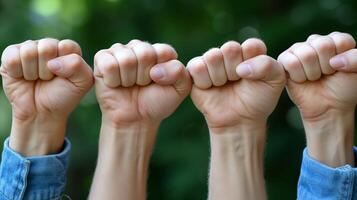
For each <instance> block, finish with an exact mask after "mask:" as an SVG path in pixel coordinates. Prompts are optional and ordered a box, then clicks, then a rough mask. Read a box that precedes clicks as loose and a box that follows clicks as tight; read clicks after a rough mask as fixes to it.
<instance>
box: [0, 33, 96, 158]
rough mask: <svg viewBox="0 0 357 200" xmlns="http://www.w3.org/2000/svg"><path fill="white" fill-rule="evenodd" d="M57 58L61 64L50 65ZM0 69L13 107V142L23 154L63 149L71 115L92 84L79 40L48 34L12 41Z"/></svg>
mask: <svg viewBox="0 0 357 200" xmlns="http://www.w3.org/2000/svg"><path fill="white" fill-rule="evenodd" d="M39 61H40V63H39ZM56 63H57V64H59V65H60V66H62V68H61V69H59V70H56V69H54V68H50V67H53V66H54V64H56ZM0 72H1V75H2V77H3V87H4V91H5V94H6V96H7V97H8V99H9V101H10V103H11V105H12V112H13V120H12V121H13V122H12V129H11V134H10V144H9V145H10V147H11V148H12V149H14V150H16V151H18V152H19V153H21V154H23V155H45V154H49V153H57V152H58V151H60V149H61V147H62V144H63V141H64V134H65V127H66V121H67V117H68V115H69V114H70V113H71V112H72V110H73V109H74V108H75V107H76V105H77V104H78V103H79V101H80V100H81V98H82V97H83V96H84V95H85V94H86V92H87V91H88V90H89V89H90V88H91V86H92V84H93V75H92V71H91V69H90V67H89V66H88V65H87V64H86V63H85V62H84V61H83V59H82V58H81V49H80V47H79V45H78V44H77V43H75V42H74V41H71V40H62V41H58V40H56V39H49V38H46V39H42V40H39V41H26V42H24V43H21V44H16V45H11V46H9V47H8V48H6V49H5V50H4V52H3V54H2V67H1V69H0Z"/></svg>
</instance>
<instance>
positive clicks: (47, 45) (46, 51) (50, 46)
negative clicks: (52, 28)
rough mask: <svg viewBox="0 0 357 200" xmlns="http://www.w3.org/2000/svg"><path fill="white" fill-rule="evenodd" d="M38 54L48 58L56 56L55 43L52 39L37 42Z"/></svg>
mask: <svg viewBox="0 0 357 200" xmlns="http://www.w3.org/2000/svg"><path fill="white" fill-rule="evenodd" d="M37 49H38V53H39V54H40V55H43V56H46V57H49V56H56V55H57V42H56V41H55V40H54V39H42V40H40V41H39V42H38V47H37Z"/></svg>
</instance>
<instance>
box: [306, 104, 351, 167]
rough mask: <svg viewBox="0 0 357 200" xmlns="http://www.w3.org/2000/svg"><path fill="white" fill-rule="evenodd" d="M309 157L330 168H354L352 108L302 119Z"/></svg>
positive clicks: (329, 111) (333, 110)
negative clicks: (347, 165)
mask: <svg viewBox="0 0 357 200" xmlns="http://www.w3.org/2000/svg"><path fill="white" fill-rule="evenodd" d="M303 123H304V127H305V132H306V139H307V149H308V153H309V155H310V156H311V157H312V158H314V159H316V160H317V161H319V162H321V163H324V164H326V165H328V166H330V167H339V166H343V165H346V164H349V165H351V166H354V155H353V141H354V108H350V109H343V110H342V109H340V110H338V109H331V110H328V111H327V112H325V113H324V114H322V115H320V116H317V117H314V118H313V119H311V118H309V119H304V118H303Z"/></svg>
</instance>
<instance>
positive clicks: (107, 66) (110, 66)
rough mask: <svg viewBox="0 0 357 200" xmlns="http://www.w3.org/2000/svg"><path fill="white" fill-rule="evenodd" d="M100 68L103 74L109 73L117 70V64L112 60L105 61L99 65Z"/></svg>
mask: <svg viewBox="0 0 357 200" xmlns="http://www.w3.org/2000/svg"><path fill="white" fill-rule="evenodd" d="M100 70H101V72H103V74H111V73H114V72H116V71H117V70H118V65H117V64H116V63H114V62H106V63H103V64H102V65H100Z"/></svg>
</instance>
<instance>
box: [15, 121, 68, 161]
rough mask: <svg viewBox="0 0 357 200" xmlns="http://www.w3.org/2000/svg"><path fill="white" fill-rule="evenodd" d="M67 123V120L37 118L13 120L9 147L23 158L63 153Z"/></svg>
mask: <svg viewBox="0 0 357 200" xmlns="http://www.w3.org/2000/svg"><path fill="white" fill-rule="evenodd" d="M66 124H67V121H66V119H65V118H54V117H36V118H32V119H26V120H19V119H17V118H15V117H13V119H12V126H11V134H10V141H9V147H10V148H11V149H13V150H14V151H16V152H18V153H20V154H21V155H23V156H41V155H48V154H55V153H58V152H60V151H61V149H62V147H63V143H64V137H65V130H66Z"/></svg>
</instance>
